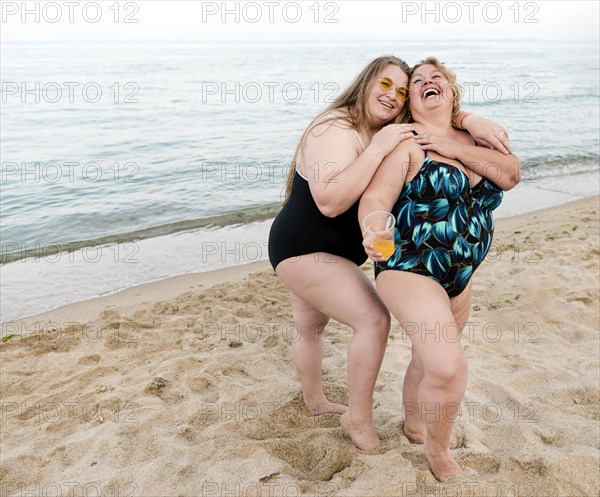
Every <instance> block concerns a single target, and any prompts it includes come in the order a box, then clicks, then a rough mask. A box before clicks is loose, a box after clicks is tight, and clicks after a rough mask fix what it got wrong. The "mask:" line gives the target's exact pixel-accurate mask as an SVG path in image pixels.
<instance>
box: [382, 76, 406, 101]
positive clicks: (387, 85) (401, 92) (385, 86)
mask: <svg viewBox="0 0 600 497" xmlns="http://www.w3.org/2000/svg"><path fill="white" fill-rule="evenodd" d="M379 88H381V89H382V90H383V91H385V92H388V91H390V90H391V89H393V88H396V98H397V99H398V100H400V101H401V102H404V101H406V100H407V99H408V88H407V87H406V86H396V87H394V82H393V81H392V80H391V79H390V78H381V79H380V80H379Z"/></svg>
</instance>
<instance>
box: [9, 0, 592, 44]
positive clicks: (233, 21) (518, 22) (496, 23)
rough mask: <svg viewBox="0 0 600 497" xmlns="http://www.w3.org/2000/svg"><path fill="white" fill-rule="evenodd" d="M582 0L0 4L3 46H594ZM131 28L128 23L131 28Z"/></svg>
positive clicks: (588, 10) (589, 9)
mask: <svg viewBox="0 0 600 497" xmlns="http://www.w3.org/2000/svg"><path fill="white" fill-rule="evenodd" d="M599 4H600V2H598V1H597V0H589V1H571V0H565V1H546V0H543V1H539V0H538V1H516V0H508V1H506V0H500V1H484V0H466V1H368V0H367V1H347V0H342V1H340V0H336V1H319V2H317V1H316V0H308V1H306V0H302V1H295V2H294V1H289V2H288V1H284V0H266V1H209V2H201V1H193V0H190V1H162V0H154V1H151V0H137V1H132V2H128V1H119V2H118V3H117V2H116V1H115V0H108V1H97V2H87V1H84V0H72V1H54V2H52V1H50V2H46V1H33V2H32V1H28V2H23V1H8V0H3V1H2V2H1V3H0V5H1V9H2V19H1V21H2V26H1V27H2V29H1V31H2V33H1V35H0V36H1V40H2V41H28V40H31V41H42V40H53V41H72V40H73V41H75V40H78V41H82V40H86V41H97V40H98V41H108V40H128V41H136V40H139V41H148V40H171V41H193V42H214V43H223V42H229V41H231V42H235V41H246V42H248V41H284V40H314V41H347V40H356V41H359V40H360V41H363V40H364V41H386V40H398V39H401V40H405V39H410V40H414V41H425V40H427V39H438V40H439V39H477V40H486V39H488V40H489V39H524V38H534V39H539V38H546V39H561V40H579V39H595V40H598V38H599V35H598V29H599V28H598V19H599V17H600V13H599V9H598V6H599ZM134 21H137V22H134Z"/></svg>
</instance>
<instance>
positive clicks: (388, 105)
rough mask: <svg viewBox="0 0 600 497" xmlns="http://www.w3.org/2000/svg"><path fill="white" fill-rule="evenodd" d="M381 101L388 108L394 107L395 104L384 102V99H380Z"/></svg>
mask: <svg viewBox="0 0 600 497" xmlns="http://www.w3.org/2000/svg"><path fill="white" fill-rule="evenodd" d="M379 103H380V104H381V105H383V106H384V107H385V108H386V109H393V108H394V106H393V105H392V104H390V103H388V102H384V101H383V100H379Z"/></svg>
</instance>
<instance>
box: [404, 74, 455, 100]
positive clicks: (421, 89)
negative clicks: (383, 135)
mask: <svg viewBox="0 0 600 497" xmlns="http://www.w3.org/2000/svg"><path fill="white" fill-rule="evenodd" d="M410 104H411V109H413V107H414V108H415V110H416V109H418V108H423V109H425V110H431V109H435V108H437V107H440V106H441V105H446V106H447V105H450V106H451V105H452V90H451V88H450V85H449V81H448V79H447V78H446V76H445V75H444V74H443V73H442V71H440V70H439V69H438V68H437V67H435V66H434V65H433V64H423V65H422V66H419V67H417V68H416V69H415V71H414V72H413V74H412V76H411V78H410Z"/></svg>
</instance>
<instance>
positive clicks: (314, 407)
mask: <svg viewBox="0 0 600 497" xmlns="http://www.w3.org/2000/svg"><path fill="white" fill-rule="evenodd" d="M304 403H305V404H306V407H307V408H308V412H310V415H311V416H320V415H321V414H344V413H345V412H346V409H348V408H347V407H346V406H345V405H343V404H337V403H336V402H331V401H330V400H327V399H326V398H325V397H323V399H321V400H320V401H318V402H316V401H309V400H306V399H304Z"/></svg>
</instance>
